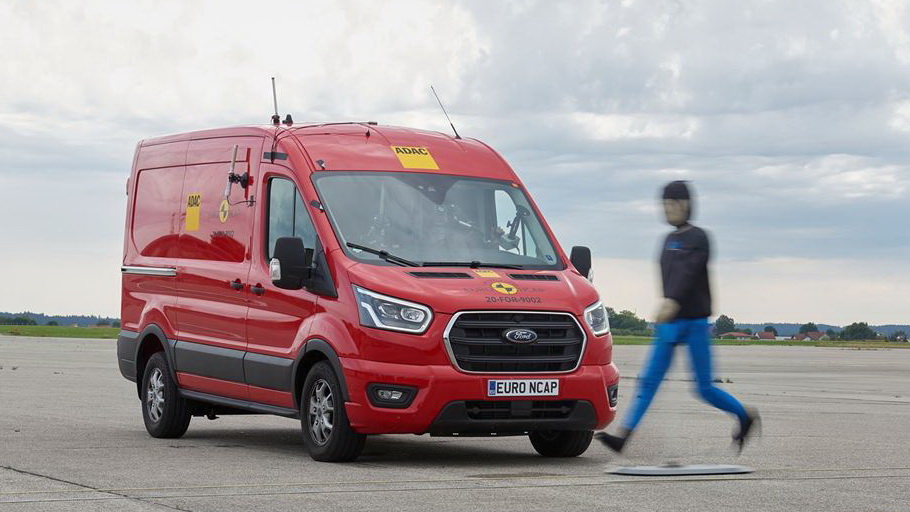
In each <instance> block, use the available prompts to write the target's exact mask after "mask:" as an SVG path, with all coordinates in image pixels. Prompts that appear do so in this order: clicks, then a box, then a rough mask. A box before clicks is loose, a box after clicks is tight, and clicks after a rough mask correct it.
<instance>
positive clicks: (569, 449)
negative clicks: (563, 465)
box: [528, 430, 594, 457]
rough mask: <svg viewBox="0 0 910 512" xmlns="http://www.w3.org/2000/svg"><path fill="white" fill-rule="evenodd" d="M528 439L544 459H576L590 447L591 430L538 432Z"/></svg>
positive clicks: (531, 434)
mask: <svg viewBox="0 0 910 512" xmlns="http://www.w3.org/2000/svg"><path fill="white" fill-rule="evenodd" d="M528 437H529V438H530V439H531V444H532V445H534V449H535V450H537V453H539V454H541V455H543V456H544V457H578V456H579V455H581V454H582V453H584V452H585V451H586V450H587V449H588V446H590V445H591V439H592V438H593V437H594V432H593V431H591V430H538V431H535V432H531V433H530V434H529V435H528Z"/></svg>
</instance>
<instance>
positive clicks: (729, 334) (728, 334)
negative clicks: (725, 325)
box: [718, 331, 752, 340]
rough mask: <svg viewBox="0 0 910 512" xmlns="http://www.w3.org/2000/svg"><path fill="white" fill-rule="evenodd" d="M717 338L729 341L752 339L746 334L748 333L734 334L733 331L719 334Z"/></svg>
mask: <svg viewBox="0 0 910 512" xmlns="http://www.w3.org/2000/svg"><path fill="white" fill-rule="evenodd" d="M718 338H721V339H727V340H729V339H734V340H751V339H752V335H751V334H748V333H745V332H735V331H733V332H725V333H723V334H721V335H720V336H718Z"/></svg>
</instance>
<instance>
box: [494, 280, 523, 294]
mask: <svg viewBox="0 0 910 512" xmlns="http://www.w3.org/2000/svg"><path fill="white" fill-rule="evenodd" d="M490 288H492V289H494V290H496V291H497V292H499V293H501V294H503V295H515V294H516V293H518V287H517V286H514V285H511V284H509V283H501V282H495V283H493V284H491V285H490Z"/></svg>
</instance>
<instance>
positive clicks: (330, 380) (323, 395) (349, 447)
mask: <svg viewBox="0 0 910 512" xmlns="http://www.w3.org/2000/svg"><path fill="white" fill-rule="evenodd" d="M300 423H301V427H302V429H303V440H304V442H305V444H306V447H307V450H308V451H309V452H310V457H312V458H313V460H318V461H321V462H348V461H352V460H354V459H356V458H357V457H358V456H359V455H360V452H362V451H363V446H364V444H365V443H366V436H365V435H363V434H358V433H357V432H354V430H353V429H352V428H351V424H350V423H349V422H348V417H347V414H345V410H344V400H343V399H342V398H341V384H340V383H339V382H338V377H337V376H336V375H335V371H334V370H333V369H332V367H331V365H329V363H327V362H325V361H320V362H318V363H316V364H315V365H313V368H311V369H310V372H309V374H307V377H306V381H304V383H303V392H302V393H301V394H300Z"/></svg>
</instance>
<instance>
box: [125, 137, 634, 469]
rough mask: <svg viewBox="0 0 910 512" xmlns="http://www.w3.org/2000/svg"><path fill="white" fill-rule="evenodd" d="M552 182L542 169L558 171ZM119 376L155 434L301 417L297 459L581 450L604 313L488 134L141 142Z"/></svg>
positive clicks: (612, 392)
mask: <svg viewBox="0 0 910 512" xmlns="http://www.w3.org/2000/svg"><path fill="white" fill-rule="evenodd" d="M554 179H555V177H554ZM127 194H128V196H129V199H128V206H127V215H126V230H125V236H124V248H123V266H122V277H123V287H122V312H121V321H122V331H121V332H120V336H119V339H118V343H117V353H118V359H119V366H120V371H121V373H122V374H123V376H124V377H126V378H127V379H129V380H131V381H135V382H136V390H137V392H138V396H139V399H140V402H141V410H142V415H143V419H144V422H145V426H146V428H147V430H148V432H149V434H151V435H152V436H154V437H160V438H174V437H180V436H181V435H183V434H184V432H186V430H187V428H188V426H189V424H190V420H191V418H193V417H208V418H210V419H214V418H215V417H216V416H218V415H228V414H241V413H247V414H248V413H259V414H276V415H279V416H285V417H288V418H295V419H299V420H300V422H301V425H302V430H303V437H304V439H305V444H306V447H307V449H308V452H309V454H310V456H311V457H312V458H314V459H316V460H320V461H349V460H353V459H355V458H356V457H357V456H358V455H359V454H360V453H361V451H362V449H363V447H364V443H365V440H366V438H367V436H369V435H370V434H390V433H402V434H431V435H437V436H489V435H497V436H506V435H526V436H528V437H529V438H530V441H531V444H532V445H533V447H534V448H535V449H536V450H537V451H538V452H539V453H540V454H542V455H544V456H553V457H571V456H577V455H580V454H581V453H583V452H584V451H585V450H586V449H587V447H588V445H589V444H590V442H591V437H592V431H593V430H595V429H601V428H604V427H605V426H606V425H607V424H608V423H610V422H611V421H612V419H613V417H614V414H615V407H616V399H617V385H618V380H619V375H618V372H617V370H616V367H615V366H614V365H613V363H612V339H611V336H610V326H609V319H608V317H607V311H606V308H605V307H604V305H603V303H602V302H601V299H600V297H598V294H597V292H596V291H595V289H594V287H593V286H592V285H591V283H590V282H589V280H588V279H587V276H588V273H589V272H590V266H591V256H590V251H588V250H587V249H586V248H584V247H576V248H573V251H572V257H571V258H569V257H567V255H566V254H565V253H564V252H563V250H562V249H561V248H560V246H559V244H558V243H557V242H556V237H555V236H554V235H553V232H552V231H551V229H550V227H549V226H548V225H547V223H546V221H545V220H544V219H543V217H542V216H541V214H540V211H539V210H538V208H537V206H536V205H535V204H534V201H533V200H532V199H531V197H530V195H529V194H528V193H527V191H526V190H525V187H524V186H523V185H522V183H521V180H519V178H518V176H517V175H516V174H515V172H514V171H513V170H512V169H511V168H510V167H509V165H508V164H507V163H506V162H505V160H504V159H503V158H502V157H501V156H500V155H499V154H498V153H496V152H495V151H494V150H493V149H491V148H490V147H488V146H487V145H485V144H484V143H482V142H480V141H477V140H472V139H461V138H453V137H449V136H446V135H443V134H440V133H434V132H427V131H419V130H413V129H406V128H398V127H387V126H379V125H376V124H375V123H335V124H309V125H301V126H293V127H285V126H281V127H272V126H258V127H235V128H224V129H216V130H208V131H199V132H193V133H186V134H180V135H172V136H165V137H159V138H153V139H147V140H144V141H142V142H140V143H139V145H138V146H137V148H136V154H135V158H134V162H133V168H132V173H131V175H130V178H129V181H128V184H127Z"/></svg>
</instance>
